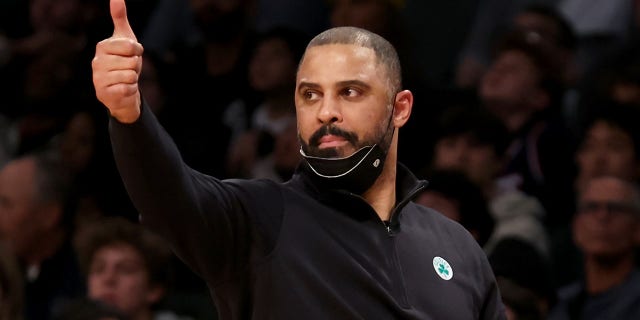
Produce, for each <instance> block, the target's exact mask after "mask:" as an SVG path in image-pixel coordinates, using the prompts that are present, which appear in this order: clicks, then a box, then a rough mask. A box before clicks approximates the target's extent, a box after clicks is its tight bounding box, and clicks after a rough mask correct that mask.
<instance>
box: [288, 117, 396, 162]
mask: <svg viewBox="0 0 640 320" xmlns="http://www.w3.org/2000/svg"><path fill="white" fill-rule="evenodd" d="M389 124H390V121H389V123H387V126H386V128H384V129H383V128H382V127H383V126H382V125H381V129H380V130H379V131H378V132H377V134H376V135H375V136H374V137H372V138H371V139H366V140H362V141H361V140H360V138H359V137H358V134H356V133H355V132H351V131H346V130H343V129H340V128H339V127H337V126H335V125H334V124H328V125H325V126H322V127H321V128H320V129H318V130H316V132H314V133H313V134H312V135H311V137H310V138H309V143H307V142H305V141H304V139H302V137H301V136H300V135H299V134H298V140H299V141H300V146H301V147H302V151H303V152H304V153H305V154H306V155H308V156H311V157H317V158H329V159H330V158H339V157H348V156H350V155H351V154H343V152H341V149H343V148H345V147H344V146H343V147H331V148H323V149H321V148H319V146H320V139H322V137H324V136H326V135H333V136H336V137H341V138H343V139H345V140H346V141H347V143H348V145H350V146H351V147H353V150H354V151H353V152H354V153H355V152H356V151H358V150H360V149H362V148H364V147H367V146H373V145H379V146H380V148H381V149H382V150H383V151H384V152H385V153H386V152H387V151H388V150H389V147H390V146H391V138H392V137H393V135H389V134H388V132H389Z"/></svg>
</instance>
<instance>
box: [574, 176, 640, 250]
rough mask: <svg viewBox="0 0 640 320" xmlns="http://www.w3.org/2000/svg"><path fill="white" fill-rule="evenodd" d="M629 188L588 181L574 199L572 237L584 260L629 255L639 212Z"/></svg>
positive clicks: (613, 182) (605, 180) (601, 180)
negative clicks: (576, 209)
mask: <svg viewBox="0 0 640 320" xmlns="http://www.w3.org/2000/svg"><path fill="white" fill-rule="evenodd" d="M632 197H633V192H632V190H631V188H630V187H629V186H628V185H626V184H624V183H623V182H621V181H620V180H618V179H616V178H612V177H601V178H595V179H592V180H590V181H589V182H588V183H587V184H586V185H585V187H584V189H583V191H582V193H581V194H580V197H579V199H578V211H577V213H576V215H575V218H574V222H573V236H574V240H575V242H576V244H577V246H578V247H579V248H580V249H581V250H582V251H583V253H584V255H585V257H587V258H595V259H598V260H603V259H604V260H603V261H605V260H611V261H615V259H617V258H620V257H625V256H628V255H631V254H633V250H634V247H635V246H636V245H637V244H638V237H639V235H638V232H639V231H640V229H639V226H640V224H639V223H640V222H639V216H638V215H639V214H640V213H639V212H638V211H637V208H634V206H633V202H632Z"/></svg>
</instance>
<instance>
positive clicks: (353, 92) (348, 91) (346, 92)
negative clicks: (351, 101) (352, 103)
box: [342, 88, 360, 97]
mask: <svg viewBox="0 0 640 320" xmlns="http://www.w3.org/2000/svg"><path fill="white" fill-rule="evenodd" d="M342 94H344V95H345V96H347V97H357V96H359V95H360V90H357V89H355V88H345V89H344V90H343V91H342Z"/></svg>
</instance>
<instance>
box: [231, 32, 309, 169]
mask: <svg viewBox="0 0 640 320" xmlns="http://www.w3.org/2000/svg"><path fill="white" fill-rule="evenodd" d="M307 42H308V39H307V37H306V36H305V35H304V34H302V33H299V32H297V31H296V30H294V29H290V28H286V27H276V28H274V29H271V30H269V31H267V32H264V33H261V34H259V35H258V39H257V40H256V44H255V46H254V49H253V50H252V53H251V57H250V59H249V68H248V81H249V86H250V88H251V90H252V91H253V92H255V97H248V96H240V97H239V98H238V99H237V100H236V102H237V103H233V104H232V106H233V107H231V108H229V109H227V111H226V112H225V122H227V123H229V124H232V125H231V127H232V128H233V133H232V137H231V149H230V152H229V155H228V156H229V158H228V162H227V168H228V173H229V175H232V176H234V177H251V176H252V175H253V173H252V171H253V167H254V166H255V165H256V162H258V161H261V160H264V159H265V158H267V157H268V155H269V154H271V153H272V152H273V151H274V145H275V143H274V142H275V140H276V137H278V136H281V135H283V134H287V133H288V134H291V133H292V132H291V130H288V129H289V128H290V127H291V125H295V104H294V93H295V83H296V71H297V67H298V63H299V61H300V58H302V53H303V52H304V49H305V47H306V44H307ZM252 98H254V99H252ZM293 138H294V140H295V139H297V132H296V133H293ZM296 154H299V153H298V152H297V151H295V152H294V154H293V155H292V156H293V157H294V159H295V157H296ZM286 171H289V172H288V174H287V173H286ZM282 173H283V174H284V176H282V177H280V178H277V179H278V180H288V178H289V177H290V175H291V174H292V173H293V171H292V170H285V171H283V172H282Z"/></svg>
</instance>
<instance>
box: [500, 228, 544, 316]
mask: <svg viewBox="0 0 640 320" xmlns="http://www.w3.org/2000/svg"><path fill="white" fill-rule="evenodd" d="M489 262H490V263H491V267H492V268H493V273H494V274H495V275H496V280H497V281H498V286H499V287H500V293H501V294H502V301H503V302H504V304H505V307H506V308H507V319H508V320H546V319H547V316H548V314H549V309H550V308H551V306H553V305H554V304H555V301H556V293H555V287H554V285H553V272H552V269H551V264H550V261H549V259H547V258H546V257H544V256H543V255H541V254H540V252H539V250H537V249H536V248H535V247H533V246H531V244H530V243H527V242H526V241H523V240H522V239H521V238H518V237H505V238H503V239H501V240H500V241H499V242H498V243H497V244H496V246H495V248H494V250H493V251H492V252H491V254H489Z"/></svg>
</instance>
